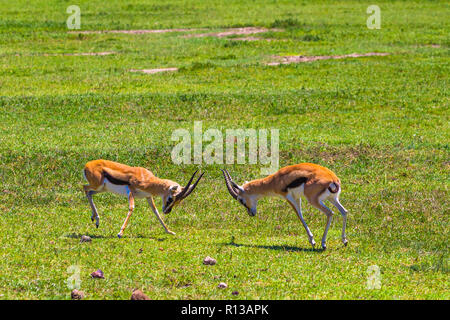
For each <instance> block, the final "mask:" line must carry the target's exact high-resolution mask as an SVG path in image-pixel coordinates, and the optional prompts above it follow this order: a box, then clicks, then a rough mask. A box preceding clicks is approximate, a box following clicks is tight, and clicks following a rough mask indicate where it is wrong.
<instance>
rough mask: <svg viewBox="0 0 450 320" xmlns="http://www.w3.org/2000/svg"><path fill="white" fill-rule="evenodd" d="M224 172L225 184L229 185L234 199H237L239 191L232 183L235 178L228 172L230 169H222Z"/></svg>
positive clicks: (228, 187) (229, 190)
mask: <svg viewBox="0 0 450 320" xmlns="http://www.w3.org/2000/svg"><path fill="white" fill-rule="evenodd" d="M222 173H223V176H224V178H225V185H226V186H227V189H228V192H229V193H230V194H231V196H232V197H233V198H234V199H237V192H236V191H235V190H234V188H233V186H232V185H231V183H232V182H233V180H231V177H230V174H229V173H228V171H227V170H226V169H224V170H222Z"/></svg>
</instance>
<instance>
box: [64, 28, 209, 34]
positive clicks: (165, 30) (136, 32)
mask: <svg viewBox="0 0 450 320" xmlns="http://www.w3.org/2000/svg"><path fill="white" fill-rule="evenodd" d="M198 30H205V29H183V28H180V29H144V30H86V31H69V33H81V34H98V33H125V34H145V33H166V32H190V31H198Z"/></svg>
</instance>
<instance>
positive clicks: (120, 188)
mask: <svg viewBox="0 0 450 320" xmlns="http://www.w3.org/2000/svg"><path fill="white" fill-rule="evenodd" d="M103 190H104V191H108V192H112V193H115V194H118V195H121V196H125V197H128V192H129V189H128V186H127V185H117V184H113V183H111V182H110V181H109V180H108V179H106V178H105V183H104V188H103ZM150 196H151V194H150V193H147V192H144V191H142V190H139V189H138V190H137V192H136V193H135V194H134V197H135V198H147V197H150Z"/></svg>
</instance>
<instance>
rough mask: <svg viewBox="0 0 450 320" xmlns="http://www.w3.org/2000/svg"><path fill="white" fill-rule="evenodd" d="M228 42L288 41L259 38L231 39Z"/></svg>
mask: <svg viewBox="0 0 450 320" xmlns="http://www.w3.org/2000/svg"><path fill="white" fill-rule="evenodd" d="M228 40H236V41H267V42H271V41H287V40H286V39H270V38H259V37H242V38H229V39H228Z"/></svg>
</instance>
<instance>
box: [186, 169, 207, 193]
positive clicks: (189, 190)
mask: <svg viewBox="0 0 450 320" xmlns="http://www.w3.org/2000/svg"><path fill="white" fill-rule="evenodd" d="M195 172H196V173H197V171H195ZM204 174H205V173H204V172H203V173H202V174H201V175H200V177H198V179H197V181H195V183H194V184H193V185H192V186H191V187H190V188H188V186H186V187H185V188H188V189H187V190H186V191H184V190H183V197H182V198H181V199H184V198H186V197H187V196H188V195H190V194H191V193H192V191H194V189H195V187H196V186H197V184H198V182H199V181H200V179H201V178H202V177H203V175H204ZM194 175H195V173H194ZM192 177H194V176H192ZM191 180H192V179H191ZM189 182H191V181H189ZM181 199H180V200H181Z"/></svg>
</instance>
